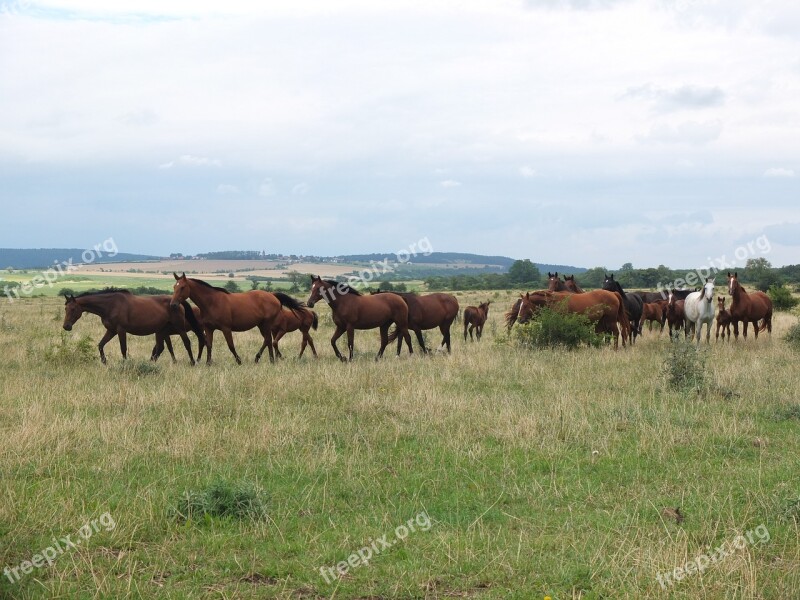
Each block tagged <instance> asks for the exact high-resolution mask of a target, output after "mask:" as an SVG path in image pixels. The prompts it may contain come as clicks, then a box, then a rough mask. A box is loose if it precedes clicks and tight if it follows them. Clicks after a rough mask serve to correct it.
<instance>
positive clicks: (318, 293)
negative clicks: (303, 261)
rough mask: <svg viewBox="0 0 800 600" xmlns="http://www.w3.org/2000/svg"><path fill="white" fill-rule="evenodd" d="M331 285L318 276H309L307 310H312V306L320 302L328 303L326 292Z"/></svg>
mask: <svg viewBox="0 0 800 600" xmlns="http://www.w3.org/2000/svg"><path fill="white" fill-rule="evenodd" d="M331 287H332V286H331V284H329V283H328V282H327V281H325V280H324V279H322V277H320V276H319V275H317V276H316V277H315V276H314V275H312V276H311V294H310V295H309V297H308V300H306V306H308V308H314V305H315V304H316V303H317V302H319V301H320V300H325V301H326V302H329V301H330V298H329V297H328V290H329V289H330V288H331Z"/></svg>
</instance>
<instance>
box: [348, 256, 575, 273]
mask: <svg viewBox="0 0 800 600" xmlns="http://www.w3.org/2000/svg"><path fill="white" fill-rule="evenodd" d="M335 258H336V259H337V260H339V261H341V262H345V263H349V262H366V263H368V262H370V261H375V262H381V261H382V260H384V259H387V260H389V261H390V262H393V261H395V260H397V257H396V255H395V254H394V253H385V254H346V255H343V256H336V257H335ZM515 260H517V259H515V258H510V257H508V256H485V255H483V254H470V253H466V252H431V253H430V254H429V255H427V256H425V255H424V254H417V255H416V256H412V257H411V258H410V260H409V262H411V263H413V264H415V265H424V264H438V265H441V264H446V265H452V266H453V267H461V268H468V267H470V266H471V265H474V267H473V268H476V267H478V266H486V267H490V268H489V269H487V270H492V271H498V272H505V271H508V269H509V267H510V266H511V265H513V264H514V261H515ZM534 264H535V265H536V266H537V268H538V269H539V270H540V271H541V272H542V273H545V272H547V271H551V272H552V271H558V272H559V273H567V274H571V273H583V272H585V271H586V269H585V268H583V267H572V266H569V265H548V264H544V263H537V262H534ZM491 267H494V268H493V269H492V268H491Z"/></svg>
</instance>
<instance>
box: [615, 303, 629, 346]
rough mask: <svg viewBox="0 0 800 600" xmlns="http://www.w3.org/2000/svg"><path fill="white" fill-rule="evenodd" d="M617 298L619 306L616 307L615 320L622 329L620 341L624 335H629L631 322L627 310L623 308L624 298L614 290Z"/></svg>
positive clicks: (623, 339) (623, 338)
mask: <svg viewBox="0 0 800 600" xmlns="http://www.w3.org/2000/svg"><path fill="white" fill-rule="evenodd" d="M614 294H616V296H617V299H618V300H619V308H618V309H617V321H618V322H619V324H620V326H621V327H622V329H623V332H622V341H623V343H624V342H625V338H626V337H630V336H631V322H630V320H628V312H627V311H626V310H625V298H623V297H622V294H620V293H619V292H614Z"/></svg>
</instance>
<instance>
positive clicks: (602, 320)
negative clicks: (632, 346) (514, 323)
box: [516, 290, 630, 349]
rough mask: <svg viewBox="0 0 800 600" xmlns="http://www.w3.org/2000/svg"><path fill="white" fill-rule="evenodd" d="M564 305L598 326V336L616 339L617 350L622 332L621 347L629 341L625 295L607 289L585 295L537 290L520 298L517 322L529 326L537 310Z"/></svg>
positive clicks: (596, 327)
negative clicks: (527, 323)
mask: <svg viewBox="0 0 800 600" xmlns="http://www.w3.org/2000/svg"><path fill="white" fill-rule="evenodd" d="M561 302H563V303H564V307H565V309H566V310H567V311H568V312H572V313H579V314H583V315H586V316H587V318H588V319H589V320H590V321H591V322H593V323H595V331H596V332H597V333H608V334H611V335H613V336H614V348H615V349H616V348H618V347H619V336H620V333H622V345H623V346H625V343H626V342H627V340H628V335H629V333H630V321H628V317H627V315H626V313H625V307H624V301H623V299H622V296H620V295H619V294H617V293H615V292H609V291H606V290H592V291H591V292H584V293H583V294H574V293H570V292H550V291H536V292H528V293H526V294H525V295H524V296H521V297H520V307H519V311H518V313H517V317H516V318H517V320H518V321H519V322H520V323H526V322H527V321H528V320H529V319H530V318H531V317H532V316H533V314H534V312H535V311H536V308H537V307H542V306H552V305H554V304H556V305H557V304H559V303H561Z"/></svg>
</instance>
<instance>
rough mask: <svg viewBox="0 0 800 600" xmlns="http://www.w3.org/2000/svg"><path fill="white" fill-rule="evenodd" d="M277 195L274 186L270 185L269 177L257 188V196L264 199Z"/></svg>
mask: <svg viewBox="0 0 800 600" xmlns="http://www.w3.org/2000/svg"><path fill="white" fill-rule="evenodd" d="M276 193H277V191H276V189H275V184H274V183H272V179H270V178H269V177H268V178H266V179H264V180H263V181H262V182H261V185H259V186H258V195H259V196H262V197H264V198H270V197H272V196H274V195H275V194H276Z"/></svg>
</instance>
